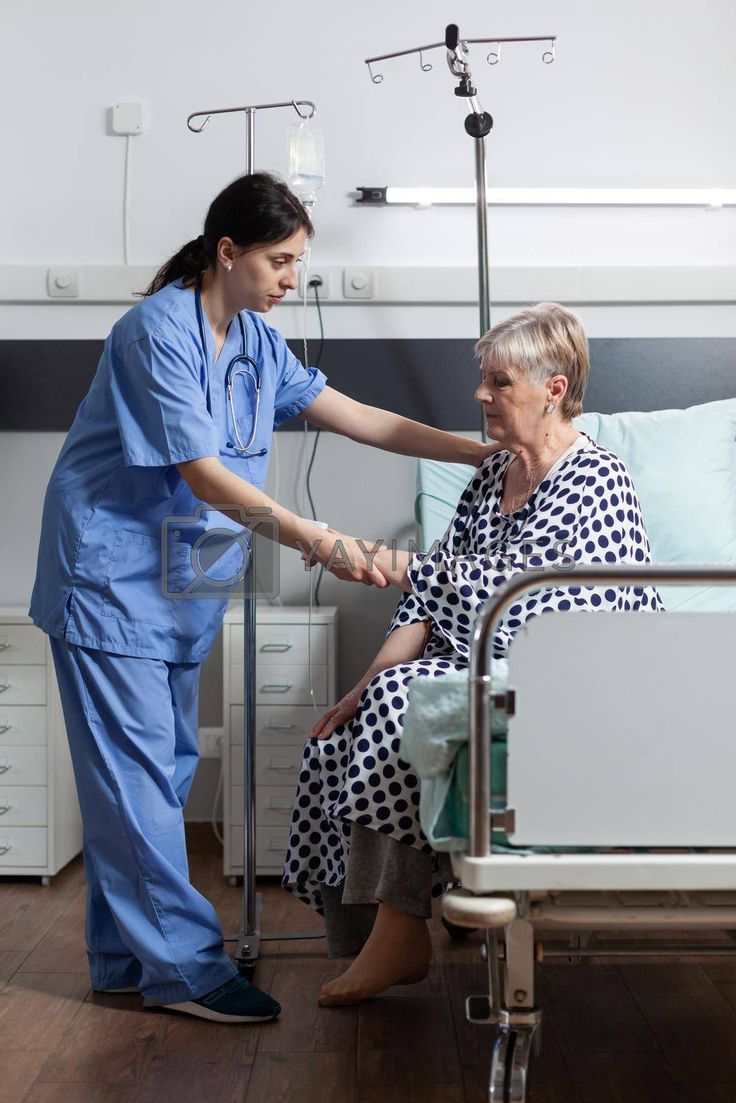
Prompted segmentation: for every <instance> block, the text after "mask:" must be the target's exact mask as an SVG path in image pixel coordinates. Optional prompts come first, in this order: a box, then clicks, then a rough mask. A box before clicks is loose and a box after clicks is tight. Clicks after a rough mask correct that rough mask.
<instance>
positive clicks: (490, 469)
mask: <svg viewBox="0 0 736 1103" xmlns="http://www.w3.org/2000/svg"><path fill="white" fill-rule="evenodd" d="M476 351H477V354H478V355H479V357H480V358H481V382H480V385H479V387H478V389H477V391H476V393H475V397H476V399H477V400H478V402H480V403H481V404H482V406H483V410H484V413H485V417H486V423H487V426H488V434H489V436H490V437H491V438H492V439H493V440H495V441H498V443H499V445H500V449H499V451H497V452H496V453H495V454H494V455H492V456H490V457H489V459H487V460H486V461H485V463H484V465H483V467H482V468H481V469H480V471H479V472H478V473H477V474H476V475H474V477H473V479H472V480H471V482H470V484H469V485H468V487H467V488H466V490H465V492H464V493H463V495H462V498H461V499H460V502H459V504H458V507H457V510H456V512H455V516H454V518H453V520H452V522H451V524H450V526H449V528H448V530H447V533H446V534H445V537H444V539H443V541H442V543H441V545H440V547H439V549H438V550H437V551H435V552H433V553H432V554H431V555H427V556H410V554H409V553H408V552H404V553H398V557H396V555H394V557H393V561H392V556H391V553H390V552H388V551H383V552H380V553H379V555H378V557H377V559H376V563H377V565H378V567H379V569H380V570H381V571H382V572H383V573H384V574H385V576H386V578H388V579H389V581H390V582H392V583H394V584H395V585H397V586H399V587H400V588H401V589H403V590H404V591H405V594H404V596H403V598H402V599H401V601H400V602H399V606H398V608H397V610H396V614H395V616H394V618H393V620H392V622H391V625H390V627H389V631H388V636H387V639H386V642H385V644H384V645H383V647H382V648H381V650H380V651H379V653H378V655H377V656H376V658H375V661H374V662H373V664H372V665H371V667H370V669H369V670H368V671H366V673H365V675H364V677H363V678H362V679H361V681H360V682H359V683H358V685H356V686H355V688H354V689H352V690H351V691H350V692H349V693H348V694H347V695H346V696H345V697H344V698H343V699H342V700H341V701H340V702H339V704H338V705H336V706H335V707H334V708H332V709H330V710H329V711H328V712H327V713H325V715H324V716H323V717H322V718H321V720H320V721H319V722H318V723H317V724H316V725H315V728H314V729H313V731H312V733H311V738H310V742H308V743H307V747H306V749H305V753H304V761H303V765H302V772H301V775H300V779H299V789H298V792H297V799H296V808H295V811H294V817H293V822H292V834H291V838H290V845H289V853H288V855H287V859H286V867H285V876H284V884H285V886H286V887H287V888H289V889H291V890H293V891H294V892H295V893H297V894H298V896H299V897H300V898H301V899H302V900H304V901H306V902H307V903H309V904H311V905H312V906H314V907H316V908H317V909H319V910H322V911H323V912H324V915H325V920H326V925H327V938H328V948H329V953H330V956H331V957H337V956H349V955H352V954H356V953H357V955H358V956H357V957H356V958H355V960H354V961H353V962H352V963H351V964H350V966H349V967H348V969H347V970H346V972H345V973H343V974H342V976H340V977H339V978H338V979H337V980H335V981H332V982H331V983H329V984H328V985H326V986H325V987H324V988H323V990H322V993H321V995H320V999H319V1002H320V1003H321V1004H322V1005H340V1004H350V1003H356V1002H359V1001H360V1000H362V999H365V998H366V997H369V996H374V995H377V994H378V993H379V992H381V991H383V990H384V989H385V988H388V987H389V986H390V985H392V984H397V983H404V984H406V983H410V982H412V981H415V980H419V979H421V978H422V977H424V976H425V975H426V973H427V969H428V966H429V962H430V958H431V945H430V938H429V932H428V929H427V923H426V920H427V918H428V917H429V916H430V914H431V891H432V879H433V865H434V860H435V856H434V855H433V854H432V853H431V850H430V848H429V846H428V844H427V841H426V838H425V837H424V835H423V834H422V830H421V827H420V825H419V821H418V805H419V783H418V779H417V777H416V776H415V775H414V774H413V773H412V772H411V768H410V767H409V766H408V764H407V763H406V762H404V761H403V760H402V758H401V755H400V750H401V746H400V735H401V727H402V724H403V717H404V713H405V710H406V707H407V698H408V689H409V686H410V684H411V681H412V679H413V678H415V677H418V676H425V677H441V676H443V675H444V674H446V673H447V672H448V671H450V670H462V669H464V668H465V667H466V666H467V662H468V653H469V647H470V639H471V634H472V629H473V622H474V620H475V617H476V615H477V614H478V612H479V610H480V609H481V608H482V606H483V605H484V604H485V603H486V602H487V601H488V599H489V597H490V596H491V594H492V593H493V591H494V590H495V589H496V587H498V586H500V585H502V584H503V583H504V582H506V581H507V579H509V578H510V577H511V576H512V575H514V574H515V573H517V572H518V571H522V570H530V569H534V568H535V567H537V568H539V567H550V566H555V565H557V566H559V567H560V568H561V569H565V568H567V569H569V568H570V566H571V565H572V564H573V563H577V562H580V563H636V562H639V563H641V562H646V561H648V559H649V543H648V540H647V534H646V531H645V528H644V523H643V521H642V517H641V512H640V509H639V503H638V501H637V498H636V493H635V491H634V487H633V485H632V482H631V479H630V477H629V475H628V473H627V471H626V468H625V467H624V465H623V463H622V462H621V460H620V459H618V458H617V457H616V456H615V455H613V454H612V453H611V452H608V451H606V450H605V449H603V448H600V447H599V446H598V445H597V444H595V442H594V441H592V440H591V439H590V438H589V437H587V436H585V435H584V434H582V433H579V432H578V431H577V429H576V428H575V426H574V425H573V422H572V419H573V418H574V417H575V416H576V415H577V414H579V413H581V412H582V400H583V394H584V392H585V387H586V383H587V379H588V344H587V339H586V337H585V333H584V331H583V327H582V324H581V323H580V321H579V319H578V318H577V317H576V316H575V315H574V314H572V313H571V312H570V311H568V310H566V309H564V308H563V307H561V306H558V305H557V304H554V303H542V304H540V305H539V306H536V307H533V308H532V309H529V310H524V311H522V312H521V313H519V314H517V315H515V316H514V317H512V318H509V319H508V320H507V321H505V322H502V323H501V324H500V325H497V326H494V328H493V329H491V330H490V332H489V333H487V334H486V335H485V336H484V337H483V338H481V340H480V341H479V342H478V345H477V349H476ZM568 609H570V610H590V611H610V610H623V609H642V610H651V611H656V610H659V609H661V605H660V601H659V598H658V596H657V594H656V592H655V591H654V590H652V589H649V588H646V587H635V588H621V589H605V590H603V591H601V589H600V588H585V587H565V588H561V589H559V590H554V589H549V590H544V591H537V592H535V593H532V594H529V595H527V596H526V597H524V598H522V599H520V600H519V602H518V603H517V604H516V605H513V606H512V607H511V609H510V610H509V612H508V614H507V616H506V617H505V618H504V620H503V621H502V622H501V625H500V627H499V630H498V633H497V636H496V639H495V641H494V648H495V653H496V655H503V654H505V652H506V651H507V649H508V647H509V644H510V643H511V641H512V639H513V637H514V634H515V632H516V630H517V629H518V628H519V627H520V625H522V624H524V623H525V622H526V621H527V620H529V618H531V617H533V616H536V615H537V614H538V613H548V612H552V611H554V610H568Z"/></svg>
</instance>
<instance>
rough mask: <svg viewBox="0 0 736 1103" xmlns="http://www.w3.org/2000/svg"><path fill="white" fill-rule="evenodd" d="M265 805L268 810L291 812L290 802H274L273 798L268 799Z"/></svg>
mask: <svg viewBox="0 0 736 1103" xmlns="http://www.w3.org/2000/svg"><path fill="white" fill-rule="evenodd" d="M266 807H267V808H268V810H269V812H291V809H292V808H293V805H292V804H291V803H289V804H282V803H280V802H279V801H275V802H274V801H273V800H269V802H268V804H267V805H266Z"/></svg>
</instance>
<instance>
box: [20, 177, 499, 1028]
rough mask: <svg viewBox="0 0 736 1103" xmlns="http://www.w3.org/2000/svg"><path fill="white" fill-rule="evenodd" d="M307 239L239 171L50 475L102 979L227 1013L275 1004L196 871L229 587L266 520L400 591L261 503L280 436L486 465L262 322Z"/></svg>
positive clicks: (66, 675) (50, 624)
mask: <svg viewBox="0 0 736 1103" xmlns="http://www.w3.org/2000/svg"><path fill="white" fill-rule="evenodd" d="M311 234H312V226H311V223H310V220H309V216H308V214H307V212H306V210H305V208H304V207H303V206H302V205H301V203H300V202H299V200H298V199H296V197H295V196H294V195H292V194H291V192H289V190H288V188H287V187H286V186H285V185H284V184H283V183H281V182H280V181H278V180H277V179H275V178H274V177H271V176H269V175H267V174H263V173H257V174H254V175H250V176H245V177H241V178H239V179H237V180H235V181H234V182H233V183H232V184H230V185H229V186H228V187H227V188H225V189H224V191H222V192H221V193H220V195H218V196H217V197H216V199H215V200H214V202H213V203H212V205H211V207H210V209H209V212H208V214H207V218H206V220H205V224H204V233H203V234H202V235H201V236H200V237H198V238H196V239H195V240H194V241H190V242H189V243H188V244H186V245H185V246H184V247H183V248H182V249H181V250H180V251H179V252H178V253H177V254H176V255H175V256H174V257H172V258H171V259H170V260H169V261H168V262H167V263H166V264H165V265H164V266H163V268H162V269H161V270H160V272H159V273H158V274H157V276H156V278H155V279H154V281H153V283H152V284H151V286H150V287H149V288H148V290H147V292H146V295H145V297H144V298H143V299H142V301H141V302H140V303H138V304H136V306H134V307H133V308H132V309H131V310H129V311H128V312H127V313H126V314H125V315H124V316H123V317H122V318H121V319H120V321H118V322H117V323H116V325H115V326H114V327H113V329H112V332H111V333H110V335H109V337H108V338H107V341H106V342H105V346H104V350H103V353H102V357H101V359H100V363H99V366H98V369H97V373H96V375H95V377H94V379H93V381H92V384H91V386H90V389H89V392H88V394H87V396H86V397H85V398H84V400H83V402H82V404H81V406H80V407H79V410H78V412H77V416H76V418H75V421H74V424H73V425H72V428H71V430H70V432H69V436H68V437H67V439H66V442H65V444H64V446H63V448H62V451H61V454H60V456H59V459H58V461H57V464H56V466H55V468H54V471H53V473H52V476H51V480H50V483H49V486H48V490H47V493H46V501H45V506H44V513H43V524H42V532H41V543H40V549H39V559H38V572H37V577H36V584H35V587H34V591H33V597H32V601H31V610H30V613H31V617H32V618H33V621H34V622H35V624H37V625H38V626H39V627H40V628H42V629H43V630H44V631H45V632H46V633H48V635H49V636H50V637H51V648H52V652H53V657H54V663H55V666H56V673H57V679H58V683H59V689H60V693H61V700H62V704H63V710H64V717H65V721H66V728H67V732H68V737H69V743H70V747H71V754H72V759H73V763H74V771H75V777H76V782H77V789H78V792H79V801H80V805H81V809H82V817H83V821H84V862H85V870H86V875H87V884H88V901H87V918H86V941H87V949H88V957H89V967H90V974H91V980H92V986H93V988H94V989H96V990H98V991H104V992H125V991H140V992H141V994H142V995H143V996H144V998H145V1002H146V1004H147V1005H149V1006H164V1007H168V1008H173V1009H176V1010H178V1011H183V1012H185V1013H188V1014H190V1015H195V1016H198V1017H200V1018H204V1019H209V1020H212V1021H216V1022H223V1023H233V1022H262V1021H266V1020H270V1019H275V1018H276V1017H277V1016H278V1014H279V1012H280V1007H279V1005H278V1003H276V1001H275V1000H273V999H272V998H271V997H270V996H268V995H267V994H266V993H264V992H261V991H260V990H259V989H258V988H256V987H255V986H253V985H251V984H249V982H248V981H247V980H246V979H245V978H244V977H241V976H240V975H239V974H238V971H237V968H236V967H235V965H234V964H233V962H232V961H231V959H230V958H229V957H228V956H227V955H226V954H225V952H224V948H223V938H222V931H221V929H220V925H219V922H218V920H217V916H216V914H215V910H214V908H213V907H212V905H211V904H210V903H209V902H208V901H207V900H206V899H204V897H202V896H201V895H200V893H199V892H197V891H196V890H195V889H194V888H193V887H192V885H191V884H190V882H189V875H188V865H187V855H186V847H185V838H184V823H183V815H182V809H183V806H184V803H185V801H186V799H187V795H188V793H189V789H190V786H191V782H192V778H193V775H194V771H195V768H196V765H197V758H198V747H197V690H198V681H199V669H200V664H201V662H202V660H203V659H204V658H205V657H206V656H207V654H208V653H209V651H210V647H211V645H212V642H213V640H214V638H215V636H216V635H217V633H218V631H219V629H220V626H221V623H222V618H223V614H224V611H225V607H226V605H227V592H225V591H224V589H223V586H222V585H221V583H222V581H223V580H225V579H228V578H230V577H231V576H233V575H235V574H237V572H238V569H239V567H240V568H242V562H243V544H244V540H243V535H244V534H247V530H248V529H252V528H254V527H258V528H259V529H261V530H264V531H265V532H266V535H269V536H270V537H271V538H272V539H275V540H278V541H279V542H280V543H282V544H285V545H287V546H289V547H292V548H295V549H297V550H299V551H300V552H303V550H304V549H310V548H313V547H314V545H315V542H317V541H319V543H318V546H317V547H316V548H315V549H314V551H313V559H314V560H316V561H317V562H320V563H322V564H323V565H325V566H326V567H327V569H329V570H332V571H333V572H334V573H335V574H337V575H338V576H339V577H341V578H344V579H346V580H352V581H358V582H363V583H366V584H369V585H371V584H372V585H378V586H383V585H386V582H385V579H384V578H383V576H382V575H381V574H380V572H379V571H378V570H377V568H374V567H373V565H372V563H371V562H370V561H369V560H367V559H366V556H365V555H364V554H363V551H362V550H361V548H360V546H359V545H358V543H357V541H356V540H355V539H353V538H352V537H349V536H345V535H342V534H340V533H335V532H332V531H329V532H326V533H325V532H323V531H322V530H320V529H319V528H317V526H316V525H315V524H314V523H312V522H310V521H307V520H305V519H304V518H301V517H298V516H296V515H295V514H293V513H291V512H290V511H289V510H287V509H285V508H283V507H282V506H280V505H279V504H278V503H277V502H275V501H273V500H272V499H270V498H269V497H268V496H267V495H265V494H264V493H263V491H262V487H263V485H264V481H265V477H266V470H267V466H268V457H269V452H270V449H271V438H272V433H273V430H274V429H276V428H278V427H279V426H280V425H281V424H282V423H283V422H285V421H286V420H287V419H289V418H292V417H296V416H299V417H302V418H305V419H306V420H307V421H309V422H310V423H311V424H313V425H316V426H319V427H320V428H322V429H329V430H332V431H334V432H338V433H342V434H344V435H346V436H348V437H350V438H352V439H353V440H356V441H360V442H362V443H365V444H372V445H374V446H376V447H379V448H384V449H388V450H390V451H394V452H400V453H403V454H406V455H415V456H425V457H430V458H435V459H445V460H452V461H456V462H464V463H475V464H478V463H480V462H482V460H483V458H484V457H485V455H486V454H487V453H488V451H489V449H488V448H487V447H485V446H482V445H480V444H478V443H476V442H473V441H470V440H467V439H465V438H463V437H456V436H454V435H452V434H449V433H443V432H439V431H437V430H434V429H430V428H428V427H426V426H423V425H420V424H417V423H416V422H413V421H408V420H407V419H405V418H401V417H398V416H397V415H395V414H391V413H389V412H387V411H384V410H379V409H377V408H375V407H370V406H365V405H363V404H361V403H358V402H354V401H353V400H352V399H350V398H348V397H346V396H345V395H342V394H340V393H339V392H337V391H335V390H333V389H331V388H329V387H327V386H326V385H325V382H326V381H325V377H324V376H323V375H322V373H321V372H319V371H317V370H316V369H314V368H306V367H303V366H302V364H301V363H299V361H298V360H297V359H296V358H295V357H294V356H292V354H291V353H290V352H289V350H288V348H287V346H286V343H285V341H284V339H283V338H282V337H281V335H280V334H279V333H277V332H276V331H275V330H273V329H271V328H270V327H269V326H268V325H267V324H266V323H265V321H264V320H263V318H262V317H261V316H262V315H264V314H267V313H268V312H269V311H270V310H272V308H273V307H274V306H275V305H276V304H277V303H279V302H280V301H281V300H282V299H283V297H284V295H285V294H286V293H287V291H290V290H292V289H294V288H295V287H296V286H297V275H296V272H297V262H298V260H299V258H300V257H301V254H302V253H303V251H304V248H305V245H306V242H307V238H308V237H309V236H311ZM264 519H265V520H266V521H267V522H268V524H267V526H265V525H264ZM212 529H216V530H218V532H217V534H214V533H213V534H212V539H211V540H209V541H208V532H209V531H210V530H212ZM338 541H341V543H340V544H338ZM210 545H212V546H215V545H216V546H217V550H216V551H215V552H214V553H213V550H212V546H210ZM368 546H369V547H370V544H369V545H368ZM204 551H207V555H208V556H209V560H210V561H212V560H214V562H210V563H209V567H207V568H206V569H203V567H202V562H203V559H202V553H203V552H204ZM246 552H247V547H246ZM205 558H206V556H205Z"/></svg>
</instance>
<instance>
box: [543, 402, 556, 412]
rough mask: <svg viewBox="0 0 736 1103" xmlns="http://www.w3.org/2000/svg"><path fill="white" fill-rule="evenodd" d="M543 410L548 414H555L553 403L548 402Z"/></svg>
mask: <svg viewBox="0 0 736 1103" xmlns="http://www.w3.org/2000/svg"><path fill="white" fill-rule="evenodd" d="M544 408H545V410H546V411H547V413H548V414H553V413H554V412H555V404H554V402H548V403H547V405H546V406H545V407H544Z"/></svg>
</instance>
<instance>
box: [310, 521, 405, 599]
mask: <svg viewBox="0 0 736 1103" xmlns="http://www.w3.org/2000/svg"><path fill="white" fill-rule="evenodd" d="M298 549H299V552H300V554H301V557H302V559H303V560H304V563H305V566H306V567H307V569H308V570H311V568H312V567H314V566H315V565H316V564H321V565H322V566H323V567H324V569H325V570H326V571H329V572H330V573H331V574H334V575H335V576H336V577H337V578H340V579H342V580H343V581H345V582H362V583H363V584H364V585H366V586H377V587H378V588H379V589H381V590H382V589H385V588H386V586H391V585H393V586H398V587H399V588H400V589H405V588H406V570H407V566H408V563H409V559H410V553H409V552H408V551H400V550H397V549H396V548H393V547H387V546H386V545H385V544H384V543H383V541H382V540H373V541H371V540H362V539H360V538H359V537H355V536H347V535H346V534H345V533H342V532H339V531H337V530H336V529H330V528H328V529H324V530H320V531H319V534H318V535H316V536H315V539H314V540H313V542H312V544H311V545H310V546H309V547H306V546H305V545H303V544H298Z"/></svg>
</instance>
